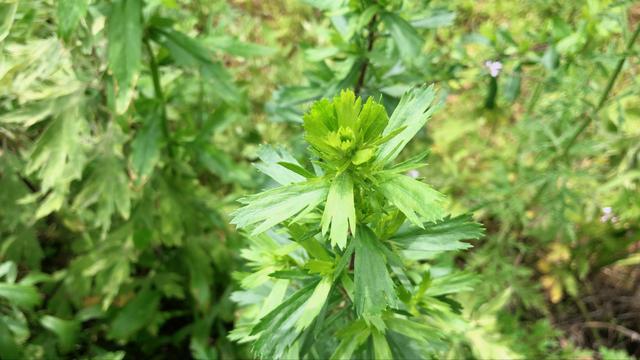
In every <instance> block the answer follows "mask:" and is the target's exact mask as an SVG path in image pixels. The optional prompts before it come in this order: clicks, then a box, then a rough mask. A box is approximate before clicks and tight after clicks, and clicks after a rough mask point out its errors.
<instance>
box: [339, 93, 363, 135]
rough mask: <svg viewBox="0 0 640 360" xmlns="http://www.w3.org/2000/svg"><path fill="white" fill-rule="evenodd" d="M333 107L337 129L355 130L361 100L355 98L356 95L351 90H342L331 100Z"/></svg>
mask: <svg viewBox="0 0 640 360" xmlns="http://www.w3.org/2000/svg"><path fill="white" fill-rule="evenodd" d="M333 107H334V109H335V113H336V119H337V120H338V127H349V128H352V129H355V128H356V123H357V120H358V114H359V113H360V108H361V107H362V99H361V98H356V94H355V93H354V92H353V91H352V90H349V89H347V90H342V91H341V92H340V94H339V95H338V96H336V97H334V98H333Z"/></svg>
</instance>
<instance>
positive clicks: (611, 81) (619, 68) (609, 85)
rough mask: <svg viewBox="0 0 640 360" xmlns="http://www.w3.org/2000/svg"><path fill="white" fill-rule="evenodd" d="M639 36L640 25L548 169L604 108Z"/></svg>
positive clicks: (571, 145)
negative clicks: (593, 104)
mask: <svg viewBox="0 0 640 360" xmlns="http://www.w3.org/2000/svg"><path fill="white" fill-rule="evenodd" d="M639 34H640V24H638V25H637V26H636V30H635V31H634V32H633V34H632V35H631V38H630V39H629V41H628V42H627V46H626V47H625V51H624V54H623V55H622V57H621V58H620V59H619V60H618V63H617V64H616V67H615V69H614V71H613V73H612V74H611V77H609V81H608V82H607V86H606V87H605V89H604V91H603V92H602V95H601V96H600V100H599V101H598V104H597V105H596V108H595V109H594V111H593V113H592V114H589V113H588V112H584V113H583V114H582V115H583V116H584V120H583V121H582V123H581V124H580V126H579V127H578V128H577V129H576V131H575V132H574V133H573V135H571V138H569V141H568V142H567V145H566V146H565V147H564V149H563V150H562V153H561V154H560V155H559V156H555V157H554V158H553V159H551V162H550V164H549V167H553V166H555V165H556V164H557V163H558V161H559V160H560V159H566V157H567V155H568V154H569V151H570V150H571V149H572V148H573V146H574V145H575V143H576V141H577V140H578V137H579V136H580V135H581V134H582V133H583V132H584V131H585V130H586V129H587V127H588V126H589V124H591V122H592V121H593V120H594V119H595V117H596V115H597V114H598V112H599V111H600V110H602V108H603V107H604V104H605V103H606V102H607V99H608V98H609V94H610V93H611V90H612V89H613V85H615V83H616V80H617V79H618V76H620V73H621V72H622V67H623V66H624V63H625V61H626V60H627V57H628V55H629V53H630V52H631V50H632V48H633V45H634V44H635V42H636V40H637V38H638V35H639ZM548 185H549V180H546V181H545V182H544V183H543V184H542V185H541V186H540V188H538V190H537V191H536V193H535V195H534V196H533V198H532V199H531V201H530V203H529V204H533V203H535V202H537V201H538V199H539V198H540V196H541V195H542V193H543V192H544V190H545V189H546V188H547V186H548Z"/></svg>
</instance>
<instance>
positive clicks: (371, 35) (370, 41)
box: [353, 15, 378, 96]
mask: <svg viewBox="0 0 640 360" xmlns="http://www.w3.org/2000/svg"><path fill="white" fill-rule="evenodd" d="M377 20H378V16H377V15H374V16H373V17H372V18H371V21H369V25H368V26H367V29H368V31H369V36H368V38H367V55H368V54H369V53H370V52H371V50H372V49H373V42H374V41H375V40H376V32H375V30H376V21H377ZM368 67H369V57H368V56H366V57H365V58H364V62H363V63H362V67H361V68H360V75H358V81H357V82H356V87H355V88H354V89H353V92H354V93H355V94H356V96H358V95H360V90H362V87H363V86H364V79H365V76H366V74H367V68H368Z"/></svg>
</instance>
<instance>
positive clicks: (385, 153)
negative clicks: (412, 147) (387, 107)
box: [377, 85, 436, 165]
mask: <svg viewBox="0 0 640 360" xmlns="http://www.w3.org/2000/svg"><path fill="white" fill-rule="evenodd" d="M434 98H435V90H434V87H433V85H431V86H429V87H417V88H414V89H411V90H409V91H407V92H406V93H405V94H404V95H403V96H402V99H400V103H399V104H398V106H397V107H396V109H395V111H394V112H393V114H392V115H391V118H390V119H389V125H387V127H386V128H385V129H384V131H383V133H382V135H383V136H385V135H388V134H389V133H391V132H393V131H397V130H398V129H402V131H400V133H399V134H398V135H396V136H394V137H393V138H392V139H391V140H389V141H388V142H386V143H384V144H382V145H381V146H380V150H379V151H378V155H377V159H378V161H380V162H381V163H382V164H383V165H384V164H388V163H389V162H391V161H392V160H393V159H395V158H396V157H397V156H398V154H399V153H400V152H401V151H402V149H403V148H404V147H405V146H406V145H407V143H408V142H409V140H411V139H412V138H413V137H414V136H415V135H416V133H418V131H419V130H420V129H421V128H422V127H423V126H424V124H425V123H426V122H427V120H429V118H431V115H432V114H433V112H434V111H435V109H436V107H435V106H433V105H432V103H433V100H434Z"/></svg>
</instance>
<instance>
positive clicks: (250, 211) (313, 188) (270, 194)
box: [231, 180, 328, 235]
mask: <svg viewBox="0 0 640 360" xmlns="http://www.w3.org/2000/svg"><path fill="white" fill-rule="evenodd" d="M327 191H328V190H327V184H326V183H325V182H323V181H317V180H315V181H307V182H304V183H297V184H291V185H287V186H281V187H279V188H276V189H273V190H269V191H265V192H263V193H260V194H257V195H252V196H248V197H246V198H243V199H240V201H241V202H242V203H244V204H247V205H246V206H244V207H242V208H240V209H238V210H236V211H235V212H234V213H233V214H232V216H233V220H231V223H232V224H235V225H237V226H238V227H240V228H245V227H248V226H251V225H257V227H256V228H255V229H254V230H253V232H252V234H253V235H256V234H259V233H261V232H263V231H265V230H268V229H270V228H272V227H273V226H275V225H277V224H280V223H281V222H283V221H285V220H288V219H290V218H292V217H294V216H296V215H298V216H302V215H304V214H306V213H308V212H309V211H312V210H313V209H315V208H316V207H317V206H318V205H319V204H320V203H321V202H322V201H324V200H325V199H326V198H327Z"/></svg>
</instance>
